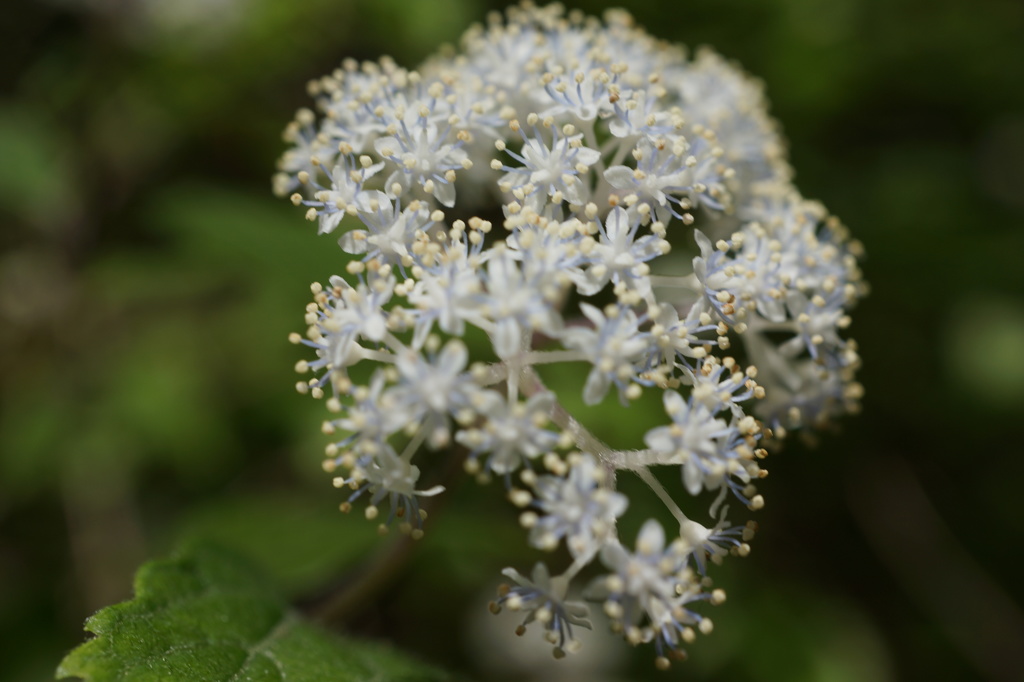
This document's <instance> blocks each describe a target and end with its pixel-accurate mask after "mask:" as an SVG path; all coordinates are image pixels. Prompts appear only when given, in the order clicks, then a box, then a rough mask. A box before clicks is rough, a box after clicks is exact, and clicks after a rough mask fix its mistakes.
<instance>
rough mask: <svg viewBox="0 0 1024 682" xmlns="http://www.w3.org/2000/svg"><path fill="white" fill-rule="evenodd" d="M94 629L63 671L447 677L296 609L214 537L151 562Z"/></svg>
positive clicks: (130, 681)
mask: <svg viewBox="0 0 1024 682" xmlns="http://www.w3.org/2000/svg"><path fill="white" fill-rule="evenodd" d="M85 629H86V630H87V631H89V632H92V633H94V634H95V635H96V636H95V637H94V638H93V639H91V640H89V641H87V642H85V643H84V644H82V645H80V646H79V647H77V648H76V649H74V650H73V651H72V652H71V653H69V654H68V655H67V657H65V659H64V661H63V662H61V664H60V667H59V668H58V669H57V677H58V678H66V677H74V676H77V677H81V678H83V679H85V680H86V681H87V682H104V681H105V680H119V681H123V682H157V681H158V680H159V681H164V680H190V681H195V682H202V681H210V682H213V681H217V682H221V681H223V682H228V681H242V680H246V681H250V682H261V681H263V680H266V681H268V682H276V681H282V682H283V681H284V680H288V682H307V681H308V682H321V681H324V680H330V681H331V682H365V681H367V680H375V681H377V682H391V681H395V682H420V681H422V682H443V681H445V680H451V679H452V678H451V677H449V676H448V675H446V674H445V673H441V672H438V671H436V670H434V669H431V668H428V667H425V666H423V665H422V664H420V663H417V662H415V661H411V660H409V659H407V658H405V657H403V656H401V655H399V654H397V653H395V652H393V651H391V650H389V649H387V648H386V647H383V646H381V645H376V644H369V643H366V642H356V641H351V640H345V639H342V638H339V637H336V636H334V635H332V634H330V633H328V632H326V631H324V630H321V629H320V628H318V627H316V626H314V625H312V624H310V623H308V622H306V621H304V620H303V619H302V618H301V617H300V616H299V615H298V614H296V613H295V612H293V611H292V610H291V609H290V608H289V606H288V604H287V602H286V601H285V600H284V599H283V598H282V597H281V596H280V595H279V594H278V592H277V591H276V589H275V588H274V586H273V585H272V584H270V582H269V581H268V580H267V579H266V578H265V577H264V576H263V575H261V574H260V573H259V572H258V571H256V570H255V569H254V568H253V567H252V566H251V565H249V564H248V563H247V562H246V561H244V560H242V559H240V558H239V557H237V556H236V555H234V554H231V553H229V552H227V551H226V550H223V549H220V548H217V547H215V546H211V545H196V546H193V547H191V548H189V549H188V550H186V551H185V552H183V553H181V554H180V555H178V556H176V557H174V558H171V559H167V560H160V561H152V562H149V563H147V564H145V565H144V566H143V567H142V568H141V569H140V570H139V572H138V574H137V575H136V578H135V598H134V599H132V600H131V601H127V602H124V603H121V604H116V605H114V606H109V607H107V608H105V609H102V610H101V611H99V612H98V613H97V614H96V615H94V616H92V617H91V618H89V620H87V621H86V624H85Z"/></svg>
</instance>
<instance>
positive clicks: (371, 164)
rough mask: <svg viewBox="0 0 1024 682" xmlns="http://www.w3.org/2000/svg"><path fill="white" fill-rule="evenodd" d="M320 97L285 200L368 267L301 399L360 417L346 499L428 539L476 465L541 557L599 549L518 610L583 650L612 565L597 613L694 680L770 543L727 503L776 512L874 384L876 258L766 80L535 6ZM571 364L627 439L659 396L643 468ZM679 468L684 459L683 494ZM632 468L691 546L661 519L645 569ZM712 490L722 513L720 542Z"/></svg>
mask: <svg viewBox="0 0 1024 682" xmlns="http://www.w3.org/2000/svg"><path fill="white" fill-rule="evenodd" d="M310 91H311V94H312V95H313V96H314V97H315V99H316V105H317V109H318V111H319V116H318V115H317V114H314V113H313V112H312V111H310V110H302V111H300V112H299V113H298V115H297V117H296V119H295V121H294V122H293V123H292V124H291V125H289V127H288V128H287V130H286V133H285V137H286V139H287V141H289V142H290V143H291V145H292V148H291V149H290V150H289V151H288V152H286V153H285V155H284V157H283V158H282V159H281V162H280V172H279V174H278V175H277V176H276V177H275V187H276V189H277V190H278V191H279V192H280V193H282V194H288V193H289V192H293V191H294V193H293V194H292V195H291V197H292V201H293V203H295V204H296V205H298V206H305V207H308V208H307V213H306V217H307V218H308V219H309V220H311V221H315V222H317V223H318V224H319V231H320V233H331V232H338V233H340V234H341V237H340V239H339V243H340V245H341V248H342V249H343V250H344V251H345V252H347V253H348V254H351V256H352V258H350V260H349V261H348V264H347V267H346V271H347V276H346V277H333V278H331V280H330V282H329V284H328V286H326V287H324V286H321V285H319V284H316V285H314V286H313V294H314V300H313V302H312V303H311V304H309V306H308V307H307V309H306V323H307V325H308V329H307V332H306V334H305V335H304V336H303V335H299V334H294V335H293V336H292V340H293V342H295V343H303V344H305V345H307V346H309V347H311V348H312V350H313V352H314V353H315V356H316V357H315V359H312V360H309V361H306V360H303V361H301V362H299V363H298V367H297V369H298V371H300V372H303V373H305V372H311V373H312V378H311V379H308V380H304V381H302V382H300V383H299V384H298V388H299V391H300V392H303V393H306V392H308V393H311V394H312V395H313V396H314V397H316V398H322V397H327V398H328V400H327V406H328V409H329V410H330V411H331V412H332V413H334V415H335V416H334V418H332V419H330V420H329V421H327V422H325V424H324V430H325V432H326V433H329V434H336V440H335V442H333V443H331V444H330V445H329V446H328V448H327V454H328V459H327V460H326V464H325V468H326V469H327V470H328V471H335V472H337V473H338V474H339V475H338V476H337V478H336V479H335V484H336V485H337V486H338V487H343V488H348V489H349V490H350V493H349V497H348V499H347V500H346V501H345V502H344V503H343V504H342V508H343V509H344V510H346V511H347V510H349V509H351V507H352V503H353V502H354V501H355V500H356V498H359V497H362V496H365V497H368V498H369V504H368V506H366V508H365V509H366V512H365V513H366V516H367V518H371V519H373V518H376V517H377V516H378V514H379V513H380V508H381V506H382V505H383V503H384V501H385V500H387V510H388V512H389V516H390V518H389V519H388V523H391V522H392V521H393V520H394V518H395V517H398V519H399V521H398V524H399V527H400V528H402V529H403V530H405V531H406V532H410V533H412V534H413V535H414V536H415V537H418V536H420V535H421V534H422V529H421V526H422V519H423V517H424V516H425V514H424V513H423V511H422V510H421V509H420V503H419V498H421V497H425V496H432V495H436V494H438V493H440V492H442V490H443V488H442V487H441V485H438V484H436V483H437V481H439V480H441V479H442V476H441V474H440V471H441V470H443V469H444V467H443V466H442V465H440V464H439V462H438V460H439V458H441V457H442V454H446V456H447V457H462V458H463V459H464V466H465V469H466V470H467V471H468V472H470V473H471V474H473V475H475V476H476V477H477V478H479V479H481V480H488V479H490V478H493V477H494V476H497V477H499V478H501V479H503V481H504V485H505V486H506V488H507V490H508V492H509V496H510V499H511V500H512V501H513V502H514V503H515V504H517V505H519V506H520V507H521V508H522V509H523V511H522V514H521V523H522V525H523V526H524V527H525V528H527V529H529V535H528V541H529V543H530V545H532V546H534V547H536V548H539V549H542V550H556V549H558V548H560V547H563V546H564V547H565V550H566V551H567V553H568V556H569V557H570V558H571V562H570V565H569V566H568V567H567V568H566V569H565V570H564V571H563V572H562V573H560V574H558V575H557V576H555V577H551V574H550V572H549V569H548V568H547V566H545V565H544V564H539V565H538V566H537V568H536V569H535V570H534V571H533V574H532V575H533V578H532V579H527V578H525V577H524V576H522V575H521V574H519V573H518V572H516V571H514V570H512V569H508V570H507V571H506V575H507V576H508V577H510V578H511V579H512V580H513V581H514V583H515V585H514V586H504V587H503V589H502V591H501V594H500V598H499V600H498V601H497V602H495V605H494V606H495V608H501V607H506V608H510V609H514V610H519V611H522V612H524V613H525V616H526V618H525V623H524V625H525V624H527V623H533V622H536V623H539V624H540V625H541V626H542V628H543V629H544V630H545V631H546V634H547V638H548V640H549V641H550V642H551V643H552V644H553V645H554V646H555V651H556V654H558V655H561V654H563V653H564V652H566V651H571V650H572V649H573V648H574V647H575V646H576V644H575V639H574V638H573V634H572V626H574V625H579V626H587V625H588V621H587V620H586V614H587V609H586V606H585V605H584V604H583V603H581V602H577V601H568V598H569V596H568V595H569V592H570V583H571V581H572V580H573V579H574V578H576V577H577V576H578V575H579V574H581V573H582V572H584V569H586V572H587V573H594V574H596V577H594V578H592V580H591V582H590V584H589V586H588V587H587V589H586V590H584V592H583V597H584V598H587V599H590V600H593V601H597V602H598V603H601V604H603V608H604V611H605V613H606V614H607V615H608V617H609V618H610V620H611V623H612V627H613V629H614V630H616V631H617V632H620V633H621V634H622V635H623V636H624V637H625V639H627V640H628V641H629V642H631V643H634V644H637V643H641V642H653V643H654V645H655V648H656V651H657V657H658V658H657V662H658V665H659V666H667V665H668V662H669V658H671V657H679V656H681V655H682V651H681V649H680V646H681V644H682V643H684V642H689V641H691V640H692V639H693V637H694V636H695V633H696V632H697V631H700V632H709V631H710V629H711V621H710V620H709V619H708V618H707V616H704V615H701V614H700V613H698V611H697V610H695V609H696V607H697V606H698V605H699V604H700V603H701V602H710V603H718V602H720V601H722V600H723V599H724V593H723V592H722V591H721V590H719V589H711V582H710V579H709V578H708V577H707V575H706V569H707V566H708V561H709V560H710V561H711V562H718V561H720V560H721V559H722V558H723V557H724V556H726V555H728V554H730V553H731V554H738V555H744V554H746V553H747V552H748V551H749V546H748V545H747V541H748V540H749V539H750V537H751V536H752V534H753V525H752V524H748V525H747V526H729V524H728V522H727V521H726V519H725V511H724V507H723V505H722V502H723V501H724V500H725V499H726V498H728V497H730V496H731V497H733V498H735V499H736V500H737V501H739V502H740V503H741V504H742V505H743V506H746V507H748V508H749V509H758V508H759V507H761V506H762V505H763V499H762V497H761V495H759V494H758V493H757V489H756V487H755V483H756V482H757V480H758V479H760V478H762V477H764V476H765V475H766V471H765V470H764V469H763V468H762V466H761V461H762V459H763V458H764V456H765V455H766V452H765V449H764V444H765V443H766V441H768V439H769V438H772V437H776V438H777V437H780V436H781V435H783V434H784V432H785V430H786V429H787V428H792V427H795V426H799V425H800V424H802V423H808V422H817V421H820V420H823V419H825V418H827V417H829V416H831V415H834V414H837V413H840V412H842V411H845V410H849V409H851V408H852V407H854V406H855V403H856V400H857V398H858V397H859V393H860V388H859V386H858V384H856V383H855V382H854V380H853V373H854V371H855V370H856V368H857V365H858V358H857V354H856V348H855V345H854V343H853V341H850V340H847V339H844V338H843V336H842V330H843V329H845V328H846V326H847V325H848V324H849V322H850V318H849V317H848V315H847V311H848V310H849V308H850V307H851V305H852V304H853V303H854V302H855V301H856V300H857V299H858V297H860V296H861V295H862V294H863V293H864V285H863V284H862V283H861V281H860V275H859V271H858V268H857V263H856V258H857V256H858V255H859V247H858V246H857V244H856V243H855V242H850V241H849V240H848V237H847V234H846V231H845V229H844V228H843V227H842V226H841V225H840V224H839V223H838V222H837V221H836V220H835V219H833V218H830V217H828V216H827V215H826V214H825V212H824V211H823V210H822V208H821V207H820V206H818V205H817V204H815V203H812V202H808V201H806V200H804V199H803V198H801V197H800V195H799V194H798V192H797V191H796V189H795V188H794V187H793V186H792V184H791V183H790V176H791V174H790V171H789V168H788V166H787V164H786V161H785V158H784V146H783V144H782V142H781V140H780V137H779V134H778V132H777V130H776V126H775V124H774V123H773V122H772V120H771V119H770V118H769V117H768V115H767V111H766V105H765V102H764V100H763V97H762V94H761V89H760V87H759V85H758V84H757V83H756V82H754V81H752V80H751V79H750V78H748V77H747V76H746V75H744V74H743V73H742V72H741V71H739V70H738V69H737V68H736V67H734V66H732V65H730V64H728V63H727V62H725V61H724V60H722V59H721V58H720V57H718V56H716V55H714V54H712V53H710V52H702V53H700V54H698V55H697V56H696V57H695V58H689V57H687V55H686V54H685V53H684V51H683V50H681V49H679V48H675V47H671V46H667V45H665V44H663V43H660V42H658V41H656V40H655V39H653V38H651V37H650V36H648V35H647V34H646V33H644V32H643V31H641V30H639V29H638V28H635V27H634V26H633V25H632V23H631V20H630V17H629V16H628V15H626V14H625V13H624V12H610V13H608V14H607V16H606V17H605V21H604V22H600V21H598V20H595V19H591V18H586V17H583V16H582V15H578V14H576V13H569V14H565V13H564V12H563V11H562V9H561V8H560V7H559V6H557V5H553V6H549V7H545V8H536V7H533V6H532V5H529V4H524V5H522V6H520V7H518V8H515V9H512V10H509V12H508V13H507V16H506V17H504V18H503V17H501V16H495V17H493V18H492V19H491V20H490V21H489V22H488V24H487V25H486V26H478V27H475V28H473V29H471V30H470V31H469V32H468V33H467V34H466V36H465V37H464V39H463V44H462V50H461V52H459V53H458V54H450V55H449V54H446V55H444V56H439V57H436V58H434V59H432V60H431V61H429V62H427V63H426V64H425V65H424V66H423V67H422V68H421V69H420V70H417V71H409V70H406V69H403V68H400V67H398V66H397V65H396V64H394V63H393V62H391V61H389V60H386V59H385V60H382V61H380V62H378V63H365V64H357V63H355V62H347V63H345V64H344V66H343V67H342V68H340V69H338V70H336V71H335V72H334V73H332V74H330V75H328V76H326V77H324V78H322V79H320V80H317V81H314V82H312V83H311V85H310ZM695 222H696V225H694V224H695ZM673 249H674V250H675V253H674V254H672V255H667V254H669V252H670V250H673ZM680 252H682V253H684V254H685V253H687V252H689V255H687V256H684V257H683V258H679V257H676V254H679V253H680ZM690 261H692V270H690V268H689V267H688V266H689V262H690ZM730 349H733V350H732V353H733V355H728V354H726V351H728V350H730ZM737 358H739V359H737ZM551 363H579V364H580V365H581V366H583V367H585V368H586V369H585V372H584V373H585V374H586V379H585V381H583V385H582V386H581V387H577V388H575V389H572V390H581V392H582V399H583V402H584V403H585V404H588V405H594V404H597V403H600V402H602V401H603V400H604V399H605V398H606V396H607V395H608V394H609V393H613V394H614V395H615V396H616V397H617V398H618V400H619V401H620V402H621V404H622V408H621V409H622V410H623V420H629V419H630V417H629V413H628V410H627V409H626V408H627V407H628V406H629V404H630V403H631V402H632V401H635V400H637V399H638V398H640V396H641V394H642V393H643V392H644V390H648V391H657V392H660V393H661V395H662V400H661V403H662V404H663V406H664V411H665V425H664V426H658V427H656V428H654V429H652V430H650V431H648V432H647V434H646V436H645V437H644V439H643V440H644V443H643V445H645V446H646V447H644V448H642V449H636V450H615V449H613V448H611V447H609V446H607V445H606V444H604V443H603V442H601V441H600V440H599V439H598V438H596V437H595V436H594V435H593V434H592V433H591V432H590V431H589V430H587V429H586V428H585V427H584V426H583V424H581V423H580V421H579V420H578V419H577V418H575V417H573V416H572V415H570V414H569V413H568V412H567V411H566V410H565V409H564V408H563V406H562V404H561V403H560V396H559V395H558V394H557V393H556V391H555V390H552V389H551V388H549V387H547V386H545V384H544V383H543V381H542V379H541V376H540V373H539V372H538V366H541V365H548V364H551ZM557 390H558V391H561V392H563V395H562V396H561V399H562V400H564V391H565V390H566V388H565V387H564V386H560V387H557ZM638 445H639V444H638ZM431 453H435V454H431ZM654 467H675V468H677V470H678V471H679V480H680V485H679V487H678V490H676V491H674V492H670V491H669V490H667V489H666V488H665V487H664V486H663V485H662V484H661V483H660V482H659V480H658V479H657V478H656V477H655V476H654V475H653V473H652V469H653V468H654ZM620 470H627V471H631V472H633V473H634V474H636V475H637V476H639V477H640V478H641V479H643V480H644V481H645V482H646V483H647V484H648V485H649V486H650V487H651V488H652V490H653V492H654V493H655V494H656V495H657V496H658V497H659V498H660V499H661V500H662V501H663V502H664V504H665V506H666V507H667V510H668V513H666V515H665V517H666V519H667V518H668V515H669V513H670V514H671V516H672V517H674V519H675V521H676V523H678V533H677V534H676V533H674V532H673V537H672V539H671V540H669V539H667V538H666V533H665V530H664V528H663V526H662V525H661V523H659V521H656V520H653V519H652V520H648V521H647V522H646V524H645V525H644V526H643V528H642V530H641V531H640V533H639V536H638V538H637V540H636V543H635V549H634V550H629V549H627V548H626V547H625V546H624V544H623V543H621V542H620V539H619V537H618V532H617V527H616V522H617V519H618V518H619V517H620V516H621V515H622V514H623V513H624V512H625V511H626V508H627V504H628V500H627V498H626V496H625V495H623V494H622V493H620V492H618V491H617V490H616V486H615V478H616V473H617V472H618V471H620ZM421 472H423V473H424V478H425V479H428V480H430V482H432V483H435V485H433V486H432V487H428V488H424V487H423V485H424V484H422V483H421V481H420V477H421ZM670 487H671V486H670ZM684 491H685V493H688V494H689V495H692V496H696V495H701V494H703V493H704V492H705V491H708V492H710V493H711V494H712V499H713V503H712V504H711V505H710V506H711V519H712V521H710V522H709V525H708V526H705V525H702V524H701V523H699V522H698V521H695V520H692V519H690V518H688V517H687V515H686V514H684V513H683V512H682V510H681V509H680V507H679V505H678V504H677V502H676V499H677V498H678V496H679V495H680V494H682V493H683V492H684ZM719 509H722V512H721V513H718V510H719ZM587 567H590V568H587ZM600 567H603V571H604V573H603V574H602V573H601V568H600Z"/></svg>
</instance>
